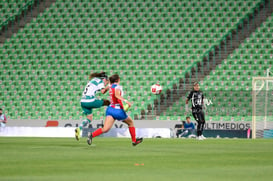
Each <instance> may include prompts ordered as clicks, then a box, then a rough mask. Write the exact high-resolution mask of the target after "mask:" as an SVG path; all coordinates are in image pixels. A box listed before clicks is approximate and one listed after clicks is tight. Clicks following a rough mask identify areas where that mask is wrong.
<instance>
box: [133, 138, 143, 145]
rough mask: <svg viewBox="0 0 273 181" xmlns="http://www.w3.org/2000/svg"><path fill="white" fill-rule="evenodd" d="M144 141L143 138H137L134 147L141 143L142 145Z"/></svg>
mask: <svg viewBox="0 0 273 181" xmlns="http://www.w3.org/2000/svg"><path fill="white" fill-rule="evenodd" d="M142 141H143V138H137V139H136V142H133V143H132V145H133V146H136V145H138V144H139V143H141V142H142Z"/></svg>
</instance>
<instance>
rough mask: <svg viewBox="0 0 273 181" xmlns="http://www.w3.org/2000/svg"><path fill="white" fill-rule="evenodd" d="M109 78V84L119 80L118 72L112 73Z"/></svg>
mask: <svg viewBox="0 0 273 181" xmlns="http://www.w3.org/2000/svg"><path fill="white" fill-rule="evenodd" d="M109 80H110V83H111V84H113V83H116V82H118V80H119V75H118V74H114V75H112V76H111V77H109Z"/></svg>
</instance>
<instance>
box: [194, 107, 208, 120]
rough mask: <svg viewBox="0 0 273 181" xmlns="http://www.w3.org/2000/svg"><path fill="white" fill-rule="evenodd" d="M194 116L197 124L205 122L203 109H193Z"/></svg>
mask: <svg viewBox="0 0 273 181" xmlns="http://www.w3.org/2000/svg"><path fill="white" fill-rule="evenodd" d="M192 115H193V117H194V119H195V120H196V121H197V122H205V114H204V111H203V110H202V109H192Z"/></svg>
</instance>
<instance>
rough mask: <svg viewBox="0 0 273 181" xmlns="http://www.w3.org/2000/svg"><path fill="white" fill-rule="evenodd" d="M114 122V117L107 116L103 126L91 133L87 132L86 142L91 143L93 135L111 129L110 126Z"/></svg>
mask: <svg viewBox="0 0 273 181" xmlns="http://www.w3.org/2000/svg"><path fill="white" fill-rule="evenodd" d="M114 122H115V119H114V118H113V117H112V116H107V117H106V119H105V122H104V126H103V128H99V129H97V130H96V131H94V132H93V133H91V132H89V133H88V136H87V144H89V145H91V144H92V139H93V138H94V137H96V136H99V135H101V134H103V133H106V132H108V131H109V130H110V129H111V127H112V126H113V124H114Z"/></svg>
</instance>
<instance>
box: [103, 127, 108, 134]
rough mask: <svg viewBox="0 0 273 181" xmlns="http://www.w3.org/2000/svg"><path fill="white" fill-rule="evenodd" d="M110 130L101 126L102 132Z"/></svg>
mask: <svg viewBox="0 0 273 181" xmlns="http://www.w3.org/2000/svg"><path fill="white" fill-rule="evenodd" d="M109 130H110V128H102V132H103V133H107V132H108V131H109Z"/></svg>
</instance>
